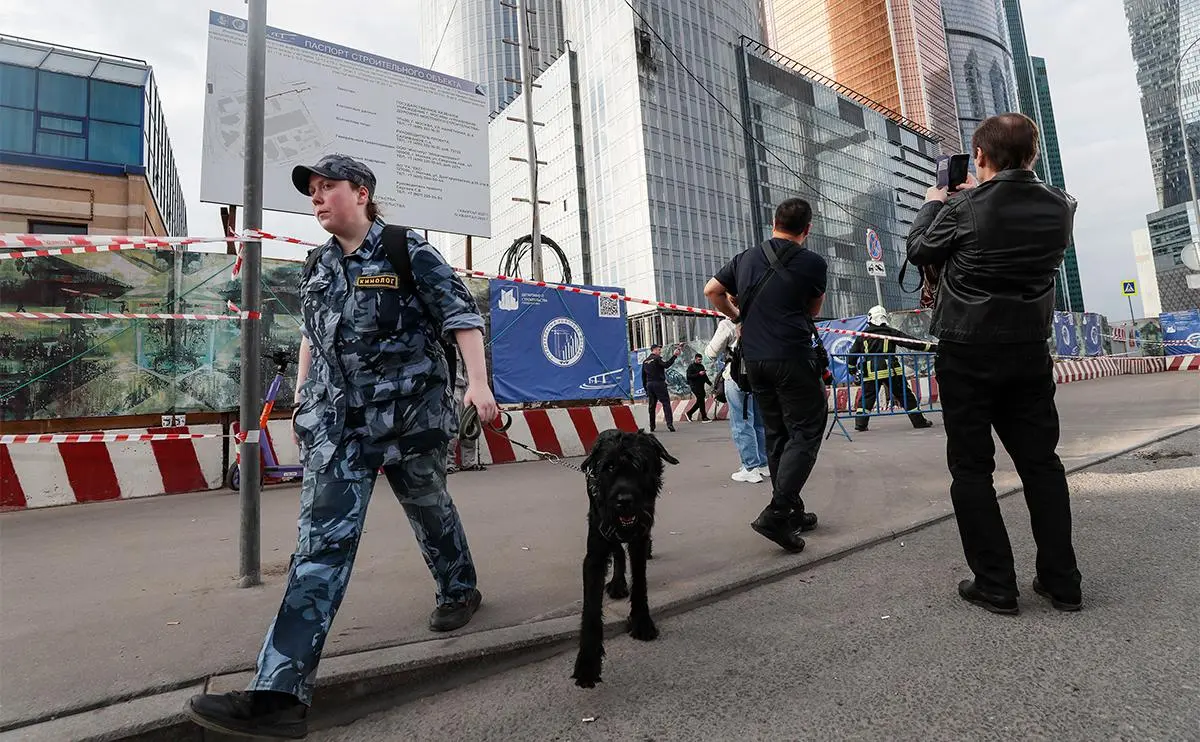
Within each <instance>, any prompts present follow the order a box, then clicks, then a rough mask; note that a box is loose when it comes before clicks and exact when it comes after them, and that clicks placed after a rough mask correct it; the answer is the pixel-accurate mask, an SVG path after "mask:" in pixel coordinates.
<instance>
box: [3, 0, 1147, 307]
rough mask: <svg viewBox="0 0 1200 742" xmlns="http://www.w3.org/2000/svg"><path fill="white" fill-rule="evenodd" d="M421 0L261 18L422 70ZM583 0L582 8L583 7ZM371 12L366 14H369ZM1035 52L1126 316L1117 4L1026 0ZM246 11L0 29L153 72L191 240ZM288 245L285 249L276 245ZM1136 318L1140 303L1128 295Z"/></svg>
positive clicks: (319, 5)
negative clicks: (217, 86) (211, 65)
mask: <svg viewBox="0 0 1200 742" xmlns="http://www.w3.org/2000/svg"><path fill="white" fill-rule="evenodd" d="M420 1H421V0H373V1H372V2H370V3H345V4H338V3H331V2H328V0H320V1H317V0H275V1H274V2H271V3H270V4H269V10H268V16H267V18H268V23H270V24H271V25H273V26H278V27H281V28H286V29H288V30H290V31H295V32H298V33H302V34H306V35H309V36H314V37H317V38H321V39H328V40H330V41H336V42H340V43H343V44H346V45H349V46H353V47H355V48H359V49H362V50H364V51H368V52H373V53H375V54H379V55H381V56H384V57H390V58H392V59H398V60H401V61H406V62H412V63H414V64H416V63H419V61H420V60H419V53H418V44H417V25H416V19H417V8H418V3H419V2H420ZM581 1H582V0H581ZM368 7H369V9H368ZM1023 8H1024V13H1025V27H1026V35H1027V37H1028V40H1029V49H1030V53H1031V54H1033V55H1035V56H1040V57H1045V58H1046V64H1047V67H1048V70H1049V75H1050V86H1051V94H1052V96H1053V99H1054V109H1055V115H1056V118H1057V124H1058V136H1059V143H1060V145H1061V148H1062V157H1063V168H1064V170H1065V173H1066V179H1067V185H1068V190H1069V191H1070V192H1071V193H1072V194H1073V195H1074V196H1075V197H1076V198H1078V199H1079V213H1078V217H1077V219H1076V222H1075V242H1076V245H1077V250H1078V253H1079V266H1080V273H1081V274H1082V280H1083V292H1084V301H1085V303H1086V305H1087V309H1088V310H1089V311H1098V312H1102V313H1104V314H1108V315H1109V316H1110V318H1115V319H1120V318H1122V317H1125V316H1126V315H1127V314H1128V312H1129V308H1128V305H1127V304H1126V302H1125V300H1124V299H1123V298H1122V297H1121V296H1120V284H1119V282H1120V281H1121V280H1122V279H1126V278H1135V277H1136V274H1135V270H1134V261H1133V248H1132V243H1131V240H1130V233H1131V232H1132V231H1133V230H1135V229H1139V228H1142V227H1145V215H1146V214H1147V213H1149V212H1151V211H1154V210H1156V209H1157V208H1158V206H1157V201H1156V198H1155V193H1154V186H1153V182H1152V180H1151V173H1150V161H1149V155H1148V153H1147V146H1146V135H1145V130H1144V128H1143V126H1142V116H1141V108H1140V105H1139V102H1138V99H1139V93H1138V89H1137V82H1136V80H1135V77H1134V65H1133V60H1132V57H1131V53H1130V47H1129V35H1128V28H1127V26H1126V22H1125V14H1124V10H1123V6H1122V2H1121V0H1023ZM209 9H213V10H220V11H224V12H227V13H230V14H233V15H238V16H241V17H245V16H246V6H245V3H244V2H243V1H242V0H173V1H171V2H167V1H165V0H39V1H38V2H29V1H28V0H0V33H3V34H12V35H15V36H24V37H27V38H32V39H37V40H39V41H46V42H49V43H57V44H62V45H67V46H75V47H80V48H84V49H90V50H94V51H99V52H106V53H110V54H121V55H124V56H130V57H135V58H138V59H143V60H145V61H147V62H149V63H150V64H151V65H153V67H154V72H155V76H156V77H157V80H158V85H159V91H160V94H161V96H162V99H163V106H164V108H165V110H166V118H167V126H168V129H169V131H170V135H171V139H172V143H173V146H174V151H175V159H176V162H177V164H178V167H179V170H180V178H181V180H182V182H183V191H184V195H185V197H186V198H187V203H188V231H189V232H190V233H191V234H193V235H212V234H219V222H220V219H219V214H218V210H217V207H216V206H213V205H210V204H202V203H200V201H199V192H200V144H201V141H202V137H201V130H202V119H203V115H202V114H203V105H204V78H205V57H206V46H207V42H206V37H207V25H208V10H209ZM264 221H265V224H264V227H265V228H266V229H267V230H268V231H278V232H282V233H284V234H292V235H295V236H298V237H306V238H309V239H320V238H322V237H323V235H322V233H321V232H320V230H319V228H318V227H317V226H316V225H315V223H314V222H313V220H312V219H311V218H307V217H298V216H289V215H284V214H275V213H267V214H266V215H265V217H264ZM280 249H282V248H280ZM1134 308H1135V310H1136V311H1137V312H1138V315H1139V316H1140V315H1141V306H1140V303H1139V302H1138V300H1136V299H1135V300H1134Z"/></svg>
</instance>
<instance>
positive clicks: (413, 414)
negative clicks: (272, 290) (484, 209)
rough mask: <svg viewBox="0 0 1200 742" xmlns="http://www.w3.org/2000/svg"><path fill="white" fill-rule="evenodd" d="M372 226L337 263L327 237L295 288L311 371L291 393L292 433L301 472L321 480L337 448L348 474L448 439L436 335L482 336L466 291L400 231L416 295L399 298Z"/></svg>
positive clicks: (450, 421) (449, 419)
mask: <svg viewBox="0 0 1200 742" xmlns="http://www.w3.org/2000/svg"><path fill="white" fill-rule="evenodd" d="M383 227H384V223H383V221H381V220H376V222H375V224H374V225H373V226H372V227H371V230H370V231H369V232H368V233H367V237H366V239H365V240H364V241H363V244H362V245H360V246H359V248H358V249H357V250H355V251H354V252H352V253H350V254H349V255H346V256H343V254H342V248H341V246H340V245H339V244H338V243H337V241H336V240H335V239H333V238H330V240H329V241H328V242H326V243H325V244H324V245H322V246H321V247H319V248H316V249H317V250H320V251H321V254H320V257H319V258H318V259H317V262H316V265H315V267H314V268H313V270H312V272H311V274H310V275H309V276H308V277H307V278H305V279H303V280H302V282H301V285H300V301H301V309H302V313H303V315H304V327H303V329H302V332H303V333H304V336H305V337H306V338H308V340H309V343H310V344H311V345H312V354H313V362H312V368H311V369H310V371H309V374H308V378H307V380H306V381H305V383H304V384H303V385H302V386H301V388H300V403H299V409H298V411H297V413H296V422H295V427H296V433H297V435H298V437H299V439H300V457H301V461H302V462H303V463H304V464H305V466H307V467H309V468H311V469H315V470H316V471H323V470H324V469H325V468H326V467H327V466H328V465H329V463H330V462H331V461H332V460H333V459H334V457H335V453H336V452H337V450H338V447H339V446H344V449H345V450H344V454H343V455H344V456H346V457H347V458H348V459H351V460H352V461H351V463H352V464H354V465H355V466H352V467H351V468H358V467H359V466H361V467H363V468H366V469H368V470H369V469H374V468H377V467H379V466H384V465H387V464H394V463H397V462H399V461H400V460H401V458H403V456H404V455H406V454H409V453H414V452H425V451H429V450H432V449H434V448H436V447H438V446H441V445H445V444H446V442H447V441H449V440H450V438H451V437H453V436H454V434H455V433H456V432H457V427H458V420H457V418H456V417H455V415H454V405H453V398H452V396H451V394H452V387H453V385H452V384H450V383H449V379H450V375H449V373H448V371H447V368H446V358H445V354H444V353H443V351H442V349H441V346H440V345H439V344H438V342H437V333H438V332H439V331H440V332H442V333H446V334H448V335H452V333H453V332H454V331H455V330H464V329H473V328H474V329H479V330H481V331H482V330H483V326H484V323H483V318H482V317H481V316H480V315H479V311H478V309H477V307H476V306H475V300H474V299H473V298H472V296H471V294H470V292H469V291H468V290H467V287H466V285H465V284H464V283H463V282H462V280H461V279H460V278H459V277H458V276H457V275H456V274H455V273H454V271H453V269H452V268H450V266H449V265H448V264H447V263H446V261H445V260H443V259H442V256H441V255H440V254H438V252H437V250H435V249H434V247H433V246H432V245H430V244H429V243H428V242H426V241H425V240H423V239H422V238H421V237H420V235H419V234H418V233H416V232H413V231H411V230H410V231H409V232H408V249H409V253H410V255H411V256H412V269H413V276H414V278H415V281H416V286H417V290H416V293H415V294H413V295H407V294H406V292H405V291H404V290H403V288H402V286H403V283H402V282H401V281H400V280H399V278H398V276H397V275H396V273H395V269H394V268H393V267H392V264H391V262H389V261H388V259H387V255H385V253H384V250H383V245H382V240H381V236H382V233H383Z"/></svg>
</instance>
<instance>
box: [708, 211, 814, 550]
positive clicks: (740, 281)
mask: <svg viewBox="0 0 1200 742" xmlns="http://www.w3.org/2000/svg"><path fill="white" fill-rule="evenodd" d="M811 227H812V207H811V206H809V204H808V202H807V201H805V200H804V199H801V198H789V199H787V200H785V201H783V202H782V203H781V204H779V206H778V207H776V209H775V223H774V230H773V232H772V237H771V239H769V240H767V241H766V242H764V243H762V244H761V245H756V246H754V247H750V248H748V249H746V250H744V251H742V252H741V253H739V254H737V255H735V256H733V260H731V261H729V263H727V264H726V265H725V266H724V267H723V268H721V269H720V270H719V271H717V274H716V275H715V276H713V277H712V278H711V279H710V280H709V282H708V284H707V285H706V286H705V287H704V293H705V295H706V296H707V297H708V299H709V301H710V302H712V305H713V307H715V308H716V309H717V310H718V311H720V312H721V313H722V314H724V315H725V316H727V317H729V318H730V319H733V320H734V321H735V322H737V321H739V320H740V321H741V324H742V337H741V340H740V341H739V352H740V355H741V359H742V362H743V363H744V366H745V375H746V379H747V383H748V384H749V386H750V391H751V393H752V394H753V395H754V398H755V400H756V401H757V402H758V408H759V410H760V411H761V412H762V416H763V426H764V427H765V428H766V433H767V460H768V467H769V468H770V470H771V484H772V489H773V493H772V497H771V502H770V504H769V505H767V507H766V508H764V509H763V511H762V513H760V514H759V516H758V518H756V519H755V520H754V522H753V523H752V524H751V525H750V527H751V528H753V529H754V530H755V531H756V532H757V533H759V534H760V535H762V536H763V537H765V538H768V539H770V540H771V541H773V542H775V543H776V544H778V545H779V546H781V547H783V548H784V549H787V550H788V551H792V552H798V551H800V550H802V549H803V548H804V539H803V538H801V536H800V534H801V532H802V531H809V530H812V529H813V528H816V526H817V515H816V513H812V512H808V511H806V510H805V508H804V500H803V498H802V497H801V496H800V491H801V490H802V489H803V488H804V485H805V483H806V482H808V477H809V475H810V474H812V470H813V467H814V466H816V464H817V454H818V453H819V452H820V450H821V442H822V440H823V438H824V433H825V418H826V416H827V415H828V413H829V400H828V397H827V396H826V395H827V393H826V390H825V381H824V377H825V372H826V370H828V366H829V363H828V360H829V359H828V356H827V355H826V353H825V346H824V345H822V344H821V341H820V339H819V338H818V330H817V325H816V322H815V319H814V318H815V317H816V316H817V315H819V314H820V312H821V306H822V305H823V304H824V301H825V284H826V280H827V277H828V267H827V265H826V263H825V259H824V258H823V257H821V256H820V255H818V254H817V253H815V252H813V251H812V250H809V249H807V248H806V247H804V242H805V240H807V239H808V235H809V231H810V229H811ZM731 295H732V296H735V297H737V304H736V305H735V304H734V303H733V302H732V301H731V300H730V296H731Z"/></svg>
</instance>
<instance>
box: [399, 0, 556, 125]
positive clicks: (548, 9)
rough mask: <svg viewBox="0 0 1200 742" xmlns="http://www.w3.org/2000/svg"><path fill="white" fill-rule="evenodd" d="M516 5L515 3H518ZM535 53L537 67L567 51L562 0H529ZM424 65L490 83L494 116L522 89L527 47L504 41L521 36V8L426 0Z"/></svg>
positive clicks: (483, 0)
mask: <svg viewBox="0 0 1200 742" xmlns="http://www.w3.org/2000/svg"><path fill="white" fill-rule="evenodd" d="M514 4H515V3H514ZM527 5H528V7H529V9H530V10H532V11H534V12H533V13H532V14H531V15H530V23H531V25H530V31H531V34H532V41H533V45H534V46H536V47H537V48H538V51H536V52H534V55H533V65H534V68H535V69H536V70H543V69H545V68H547V67H549V66H550V64H551V63H552V62H553V61H554V60H555V59H557V58H558V56H559V55H560V54H561V53H562V51H563V26H562V0H527ZM419 6H420V14H421V15H420V39H421V42H420V43H421V65H422V66H424V67H429V68H431V69H435V70H437V71H438V72H444V73H446V74H447V75H454V76H455V77H461V78H463V79H466V80H471V81H472V82H478V83H482V84H484V85H486V86H487V90H488V97H489V98H490V99H491V104H492V114H493V115H494V114H495V113H497V112H498V111H499V110H500V109H502V108H504V106H505V105H507V104H508V103H509V102H510V101H511V100H512V99H514V98H516V97H517V95H519V94H520V92H521V87H520V85H516V84H514V83H511V82H506V81H505V79H504V78H506V77H508V78H512V79H514V80H520V79H521V51H520V49H521V48H520V47H519V46H517V45H515V44H506V43H504V39H511V40H512V41H514V42H515V41H516V40H517V12H516V11H515V10H513V9H511V8H508V7H505V6H504V5H501V3H500V0H422V2H421V3H420V4H419Z"/></svg>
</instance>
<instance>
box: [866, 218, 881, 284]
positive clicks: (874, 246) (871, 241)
mask: <svg viewBox="0 0 1200 742" xmlns="http://www.w3.org/2000/svg"><path fill="white" fill-rule="evenodd" d="M867 257H869V258H870V259H871V260H873V261H875V262H879V261H880V260H883V243H882V242H880V241H879V235H878V234H876V233H875V230H873V229H868V230H867ZM871 275H875V274H874V273H872V274H871ZM879 275H881V276H882V275H883V274H882V273H880V274H879Z"/></svg>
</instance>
